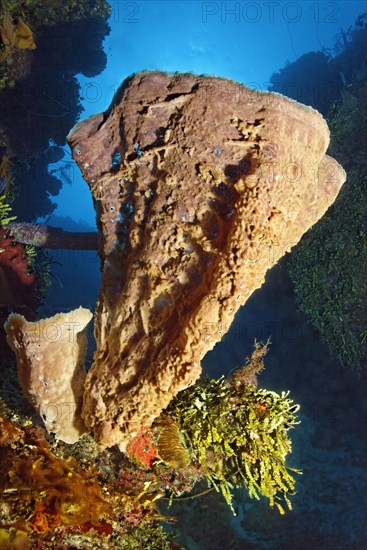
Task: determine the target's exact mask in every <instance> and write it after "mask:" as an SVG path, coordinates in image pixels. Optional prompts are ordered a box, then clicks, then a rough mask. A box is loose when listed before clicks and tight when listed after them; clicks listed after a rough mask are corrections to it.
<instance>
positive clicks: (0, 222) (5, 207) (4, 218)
mask: <svg viewBox="0 0 367 550" xmlns="http://www.w3.org/2000/svg"><path fill="white" fill-rule="evenodd" d="M10 214H11V206H10V205H9V204H8V203H7V201H6V196H5V195H1V196H0V227H4V226H5V225H7V224H8V223H9V222H13V221H14V220H15V219H16V216H11V215H10Z"/></svg>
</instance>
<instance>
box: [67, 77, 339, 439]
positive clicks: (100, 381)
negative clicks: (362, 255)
mask: <svg viewBox="0 0 367 550" xmlns="http://www.w3.org/2000/svg"><path fill="white" fill-rule="evenodd" d="M68 141H69V144H70V146H71V148H72V153H73V157H74V159H75V160H76V161H77V163H78V165H79V167H80V169H81V171H82V173H83V177H84V179H85V180H86V181H87V183H88V185H89V186H90V189H91V191H92V194H93V197H94V202H95V207H96V212H97V220H98V227H99V232H100V243H99V252H100V257H101V262H102V273H103V276H102V285H101V290H100V295H99V301H98V305H97V311H96V315H95V336H96V340H97V352H96V354H95V358H94V363H93V365H92V368H91V370H90V372H89V373H88V375H87V380H86V385H85V393H84V407H83V416H84V419H85V422H86V424H87V426H88V427H89V428H90V429H91V430H93V431H94V433H95V437H96V439H97V440H98V441H99V442H100V443H101V444H103V445H106V446H111V445H114V444H116V443H117V444H120V446H121V448H124V447H126V445H127V443H128V441H129V439H130V438H131V437H133V436H134V435H136V433H137V432H138V431H139V428H140V427H141V426H144V427H149V426H150V425H151V423H152V422H153V420H154V419H155V418H156V417H157V416H158V415H159V413H160V412H161V411H162V409H164V408H165V407H166V406H167V405H168V403H169V402H170V400H171V399H172V397H173V396H175V395H176V394H177V393H178V392H179V391H180V390H182V389H184V388H186V387H187V386H189V385H190V384H193V383H194V382H195V380H196V379H197V378H198V377H199V376H200V372H201V367H200V361H201V359H202V357H203V356H204V355H205V354H206V352H207V351H208V350H210V349H212V348H213V346H214V345H215V343H216V342H218V341H219V340H220V339H221V338H222V336H223V334H224V333H225V332H226V331H227V330H228V328H229V326H230V324H231V322H232V320H233V318H234V316H235V313H236V311H237V310H238V308H239V307H240V306H241V305H243V304H244V303H245V302H246V300H247V299H248V297H249V296H250V295H251V294H252V292H253V291H254V290H255V289H257V288H259V287H260V286H261V285H262V283H263V282H264V277H265V273H266V272H267V270H268V269H269V268H270V267H271V266H272V265H274V264H275V263H276V262H277V261H278V260H279V258H280V257H281V256H283V255H284V254H285V253H286V252H287V251H289V250H290V249H291V247H292V246H293V245H295V244H296V243H297V242H298V241H299V240H300V238H301V237H302V235H303V234H304V233H305V232H306V231H307V230H308V229H309V228H310V227H311V226H312V225H313V224H314V223H316V222H317V220H318V219H319V218H320V217H321V216H322V215H323V214H324V212H325V211H326V210H327V208H328V207H329V206H330V204H332V202H333V201H334V199H335V198H336V196H337V194H338V192H339V189H340V187H341V185H342V183H343V182H344V180H345V173H344V171H343V169H342V168H341V167H340V166H339V165H338V164H337V163H336V162H335V161H334V160H333V159H331V158H329V157H327V156H326V155H325V151H326V149H327V146H328V144H329V130H328V127H327V125H326V123H325V121H324V120H323V118H322V116H321V115H320V114H319V113H318V112H316V111H315V110H313V109H312V108H310V107H305V106H304V105H301V104H298V103H296V102H294V101H292V100H289V99H287V98H286V97H283V96H281V95H278V94H272V93H266V92H265V93H263V92H257V91H253V90H249V89H246V88H245V87H243V86H241V85H240V84H238V83H235V82H232V81H229V80H226V79H221V78H214V77H206V76H195V75H192V74H173V75H168V74H166V73H162V72H143V73H138V74H136V75H133V76H132V77H130V78H128V79H127V80H125V82H124V83H123V84H122V86H121V87H120V89H119V90H118V92H117V94H116V96H115V98H114V100H113V102H112V104H111V106H110V108H109V109H108V111H107V112H105V113H101V114H98V115H95V116H93V117H91V118H89V119H87V120H85V121H83V122H81V123H80V124H78V125H77V126H76V127H75V128H74V129H73V131H72V132H71V134H70V135H69V137H68Z"/></svg>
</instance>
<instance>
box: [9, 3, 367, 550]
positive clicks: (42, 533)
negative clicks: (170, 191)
mask: <svg viewBox="0 0 367 550" xmlns="http://www.w3.org/2000/svg"><path fill="white" fill-rule="evenodd" d="M0 34H1V43H0V48H1V51H0V54H1V56H0V325H1V333H0V346H1V347H0V350H1V356H0V365H1V370H2V373H1V376H0V387H1V394H0V492H1V503H0V548H5V549H7V548H19V549H23V548H29V549H32V548H34V549H35V548H57V549H59V548H60V549H63V548H65V549H67V548H93V549H94V548H103V549H105V548H106V549H107V548H108V549H109V548H111V549H114V548H132V549H171V548H172V549H173V548H185V549H187V550H202V549H203V550H205V549H207V550H216V549H218V550H219V549H227V548H228V549H232V550H234V549H239V550H242V549H243V550H257V549H259V550H263V549H264V550H313V549H317V550H329V549H333V550H362V549H364V548H367V533H366V517H367V506H366V490H367V470H366V466H367V464H366V463H367V416H366V415H367V398H366V395H367V377H366V366H367V314H366V305H365V304H366V298H367V278H366V274H367V230H366V228H367V208H366V204H367V179H366V174H367V148H366V145H367V128H366V117H367V113H366V105H367V101H366V99H367V94H366V91H367V82H366V77H367V65H366V60H367V55H366V54H367V51H366V50H367V4H366V2H365V1H351V0H350V1H335V2H323V1H320V2H311V1H302V2H288V1H277V2H273V1H271V2H262V1H255V2H247V1H234V2H216V1H214V2H206V1H202V2H200V1H196V0H193V1H175V0H166V1H159V2H158V1H155V0H151V1H144V0H143V1H133V2H130V1H129V2H125V1H122V0H118V1H115V2H112V1H111V2H106V1H105V0H81V1H78V2H74V1H73V0H67V1H64V2H61V1H59V0H52V1H51V0H50V1H49V2H41V1H38V0H24V1H13V0H1V2H0ZM144 70H146V71H164V72H167V73H169V74H172V73H176V72H177V73H194V74H197V75H210V76H215V77H224V78H229V79H232V80H234V81H237V82H239V83H241V84H243V85H244V86H246V87H247V88H250V89H251V90H257V91H269V92H275V93H277V94H283V95H285V96H287V97H289V98H291V99H293V100H295V101H297V102H299V103H302V104H305V105H309V106H312V107H313V108H314V109H316V110H317V111H319V113H321V115H322V116H323V117H324V119H325V120H326V122H327V124H328V126H329V129H330V145H329V148H328V151H327V153H328V155H330V156H331V157H333V158H335V159H336V160H337V161H338V163H339V164H340V165H341V166H342V167H343V168H344V170H345V171H346V173H347V179H346V182H345V183H344V185H343V186H342V188H341V191H340V193H339V195H338V196H337V198H336V200H335V202H334V203H333V204H332V205H331V206H330V208H329V209H328V210H327V212H326V214H325V215H324V216H322V217H321V219H320V220H319V221H318V222H317V223H316V224H315V225H314V226H313V227H312V228H311V229H310V230H309V231H307V232H306V233H305V235H304V236H303V237H302V239H301V241H300V242H299V243H298V244H297V245H296V246H294V247H293V248H292V250H291V252H287V253H286V254H285V255H284V256H283V257H282V258H281V259H280V261H279V262H277V263H276V265H274V267H273V268H272V269H271V270H269V271H268V272H267V274H266V277H265V282H264V284H263V285H262V286H261V288H258V289H257V290H255V291H254V292H253V294H252V295H251V297H250V298H249V299H248V300H247V302H246V304H245V305H244V306H242V307H240V308H239V310H238V311H237V314H236V316H235V318H234V321H233V323H232V324H231V325H230V326H229V327H226V330H222V328H220V327H219V328H218V327H216V328H215V330H218V331H219V332H220V333H221V336H220V338H218V343H217V344H216V345H215V347H214V349H212V351H209V352H208V353H207V354H206V355H205V357H204V358H203V360H202V368H203V375H202V377H201V378H200V379H199V381H198V382H197V383H196V385H193V386H190V387H188V388H187V389H185V390H183V391H182V392H180V393H178V395H177V396H176V397H175V399H174V400H173V401H172V402H171V403H170V404H169V406H168V408H167V409H165V410H164V411H163V413H162V414H160V415H159V416H158V417H157V419H156V420H155V422H154V423H153V425H152V426H148V428H146V427H145V426H144V425H142V426H139V433H138V434H137V436H136V437H135V439H133V440H132V442H131V443H130V444H129V445H128V446H127V447H125V448H124V450H123V451H122V450H121V448H120V449H119V448H118V446H117V445H114V446H110V447H103V446H102V445H99V444H98V442H97V441H96V439H98V438H96V439H95V438H94V437H93V434H90V433H89V434H85V435H84V436H83V437H81V438H80V439H79V440H77V441H75V442H73V443H71V444H70V443H67V442H66V441H65V440H64V439H63V438H62V437H55V433H56V435H57V429H56V428H55V429H50V424H49V423H48V421H47V418H45V416H47V415H45V414H43V413H42V407H41V408H40V407H39V406H38V405H37V403H38V401H37V399H38V394H37V395H36V394H35V390H34V389H33V390H32V388H31V389H29V388H30V387H31V386H30V385H29V384H30V383H29V380H31V379H32V374H31V372H32V369H29V370H26V371H25V372H26V374H25V375H23V378H22V376H19V375H18V374H17V368H18V372H19V370H20V366H19V361H20V359H19V357H20V355H19V353H20V352H19V353H18V355H17V357H16V356H15V354H14V353H13V352H14V351H15V349H14V344H13V346H10V345H9V335H10V328H9V329H6V331H5V329H4V328H3V326H4V323H6V320H7V319H8V316H9V315H10V314H12V313H18V314H21V315H23V316H24V317H25V319H26V320H27V321H28V322H36V321H37V320H39V319H44V318H49V317H52V316H54V315H55V314H58V313H60V312H70V311H72V310H74V309H76V308H79V307H80V306H82V307H83V308H88V309H89V310H91V311H92V312H93V313H94V312H95V311H96V303H97V300H98V295H99V290H100V285H101V260H100V255H99V253H98V251H97V244H96V243H97V230H100V225H101V221H100V220H99V219H98V220H97V219H96V210H95V203H94V202H93V198H92V194H91V192H90V189H89V188H88V185H87V184H86V182H85V181H84V179H83V177H82V174H81V171H80V169H79V165H78V162H76V160H78V159H76V160H75V159H74V157H75V156H76V155H77V154H78V152H77V149H76V147H75V146H72V145H71V142H70V138H69V144H70V145H69V144H68V143H67V136H68V135H69V134H70V132H71V130H72V128H73V127H74V126H75V125H76V124H77V123H78V122H80V121H83V120H85V119H87V118H88V117H90V116H92V115H96V114H98V113H101V112H106V111H107V110H108V109H109V108H110V104H111V101H112V100H113V98H114V97H116V96H118V94H116V96H115V93H116V92H117V91H118V89H119V86H120V85H121V83H122V82H123V81H124V80H125V79H127V78H128V77H129V76H130V75H132V74H133V73H138V72H139V71H144ZM172 95H173V94H172ZM171 99H172V100H173V101H174V100H175V99H176V98H175V97H174V98H171ZM107 112H111V109H110V111H107ZM157 116H158V115H157ZM203 116H204V115H203ZM217 124H218V121H217V120H213V128H214V127H216V125H217ZM111 139H112V138H111ZM290 139H291V138H290ZM270 145H271V144H270ZM106 147H107V145H106ZM220 152H221V150H220V149H218V150H216V151H215V153H214V154H215V155H217V154H218V155H220ZM266 153H267V156H268V157H270V158H271V160H273V157H276V154H277V150H276V147H275V148H274V146H270V148H268V149H267V150H266ZM144 154H145V149H144V146H143V145H142V143H136V144H135V145H134V147H133V151H131V153H130V158H131V161H132V162H135V161H136V162H139V160H141V159H142V160H144ZM140 157H141V159H140ZM113 163H115V165H116V166H112V168H111V170H112V172H113V169H115V168H116V170H117V169H118V168H119V166H120V163H121V158H120V157H118V158H117V156H114V158H113ZM113 163H112V164H113ZM83 175H85V174H83ZM86 179H87V178H86ZM88 183H89V182H88ZM227 199H228V197H227V196H225V198H224V201H227ZM307 208H308V205H307V204H305V206H304V209H307ZM162 209H163V210H164V205H163V207H162ZM124 215H125V217H126V219H127V218H128V216H129V214H128V213H126V212H125V214H124ZM185 215H186V216H189V215H190V212H186V214H185ZM28 224H29V225H28ZM45 226H46V228H45ZM35 228H36V229H35ZM52 228H62V229H63V231H62V232H60V231H57V230H56V231H55V232H53V231H52ZM45 235H46V236H45ZM272 246H276V243H275V245H274V243H272ZM99 252H100V251H99ZM122 257H123V256H122ZM103 262H104V260H102V263H103ZM204 278H205V276H204ZM97 310H98V308H97ZM177 322H178V321H177ZM143 324H144V322H143ZM8 326H9V325H8ZM35 326H37V325H32V327H35ZM29 330H30V329H29ZM32 330H33V329H32ZM86 332H87V339H88V344H87V349H86V358H85V362H84V364H85V366H86V368H87V370H89V369H90V367H91V365H92V363H93V356H94V354H95V351H96V343H95V339H94V336H93V323H89V324H88V326H87V329H86ZM7 334H8V341H7V338H6V335H7ZM96 337H97V335H96ZM27 338H28V339H29V334H28V336H27ZM27 338H24V341H25V340H26V339H27ZM49 341H50V342H52V337H50V338H49ZM17 342H18V344H17V345H18V346H20V347H21V346H23V344H24V342H23V341H21V338H20V337H18V340H17ZM19 342H20V343H19ZM24 345H25V344H24ZM11 348H12V349H11ZM15 348H16V346H15ZM16 349H18V348H16ZM63 349H64V347H63V345H62V346H61V353H63ZM65 349H66V348H65ZM66 353H67V352H66V351H65V356H66ZM73 353H74V351H72V352H71V354H73ZM112 353H113V350H112ZM22 357H23V359H22V360H24V361H25V362H26V363H27V362H28V360H29V362H30V363H31V362H32V359H31V358H30V355H27V354H26V355H24V356H22ZM17 362H18V367H17ZM47 369H48V370H50V369H51V370H52V362H51V367H50V366H47ZM47 369H46V370H47ZM61 377H62V376H60V378H61ZM157 377H159V375H158V374H157ZM53 383H55V384H58V381H54V382H53ZM60 383H61V382H60ZM45 385H46V384H45ZM25 387H27V388H28V389H27V390H25ZM22 390H23V391H22ZM32 392H33V393H32ZM287 392H289V394H288V393H287ZM27 397H28V399H27ZM153 399H154V395H153V394H152V400H153ZM32 403H33V404H32ZM298 405H299V408H298ZM37 407H38V410H37ZM42 415H43V419H42ZM46 428H48V429H46Z"/></svg>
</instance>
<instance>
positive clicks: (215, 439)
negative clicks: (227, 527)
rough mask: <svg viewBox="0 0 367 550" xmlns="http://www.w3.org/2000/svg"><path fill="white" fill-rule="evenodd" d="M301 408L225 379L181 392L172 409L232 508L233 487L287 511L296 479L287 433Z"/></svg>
mask: <svg viewBox="0 0 367 550" xmlns="http://www.w3.org/2000/svg"><path fill="white" fill-rule="evenodd" d="M298 410H299V406H298V405H296V404H295V403H294V402H293V401H292V399H290V398H289V397H288V392H282V393H281V394H280V395H278V394H277V393H275V392H273V391H269V390H266V389H256V387H255V386H254V385H252V384H246V385H244V386H238V387H237V388H236V387H235V386H234V385H233V384H231V383H229V382H228V380H226V379H225V378H224V377H221V378H219V380H206V381H203V382H202V383H200V384H198V385H196V386H194V387H192V388H189V389H187V390H185V391H184V392H181V393H180V394H179V395H178V396H177V398H176V399H175V400H174V402H173V403H172V404H171V405H170V407H169V409H168V411H167V412H168V414H169V415H170V416H171V417H173V418H174V419H175V420H176V422H177V423H178V425H179V426H180V429H181V430H182V432H183V434H184V435H185V437H186V439H187V442H188V444H189V445H190V446H191V452H192V454H193V458H194V460H195V461H196V462H197V463H198V464H199V465H200V467H201V469H202V470H203V473H204V475H205V476H206V478H207V479H208V480H209V481H210V482H211V483H212V484H213V485H214V487H215V489H216V490H217V491H220V492H221V493H222V494H223V496H224V498H225V499H226V501H227V503H228V504H229V505H230V506H231V508H232V511H233V506H232V498H233V492H232V489H233V487H234V486H235V487H241V486H244V487H245V488H246V489H247V491H248V493H249V495H250V497H255V498H257V499H259V498H260V495H263V496H265V497H267V498H268V499H269V504H270V506H274V505H275V506H277V508H278V509H279V511H280V512H281V513H284V504H286V505H287V507H288V508H289V509H290V508H291V503H290V500H289V498H288V495H291V494H292V493H293V492H294V487H295V480H294V477H293V476H292V473H291V472H297V473H300V472H299V471H298V470H294V469H291V468H288V467H287V466H286V457H287V455H288V453H289V452H290V451H291V441H290V439H289V437H288V430H289V429H290V428H291V427H292V426H294V425H295V424H297V423H298V422H297V420H296V413H297V411H298Z"/></svg>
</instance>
